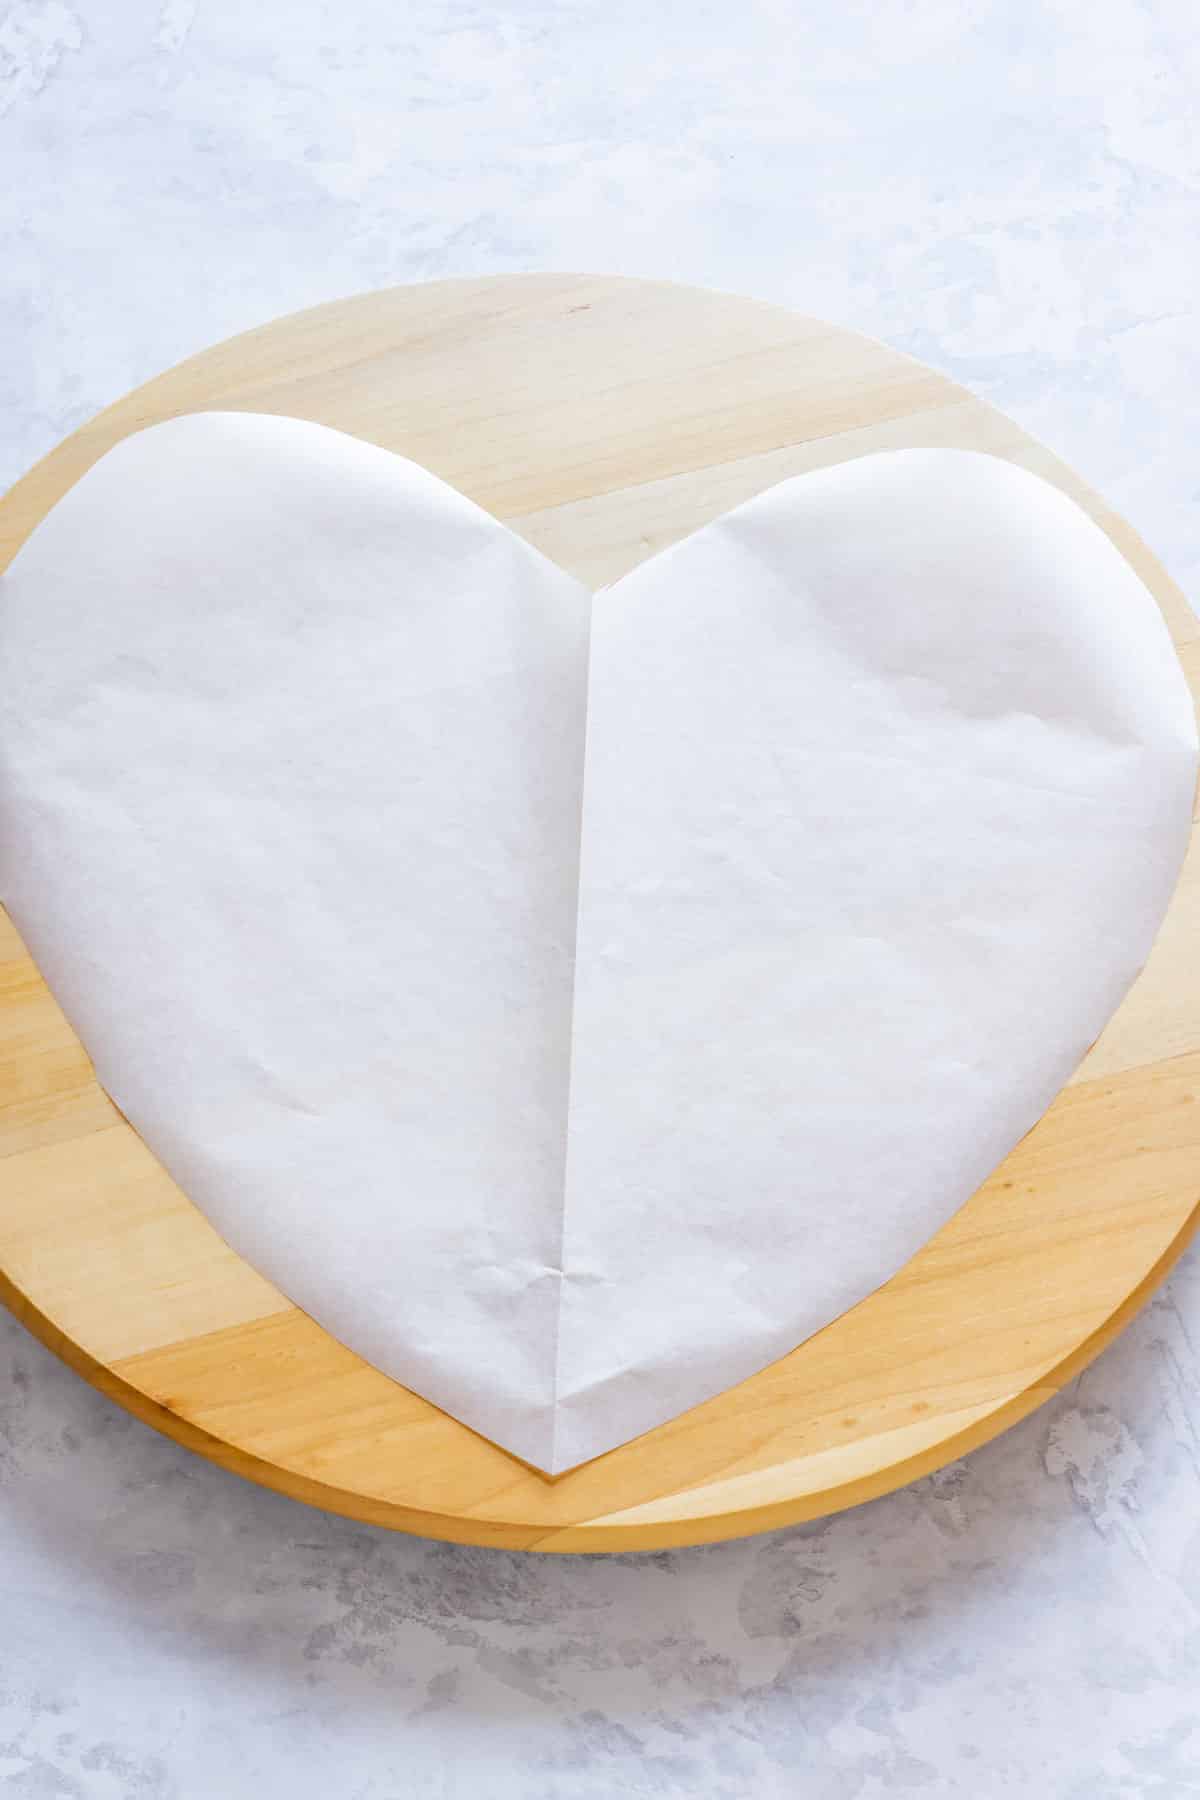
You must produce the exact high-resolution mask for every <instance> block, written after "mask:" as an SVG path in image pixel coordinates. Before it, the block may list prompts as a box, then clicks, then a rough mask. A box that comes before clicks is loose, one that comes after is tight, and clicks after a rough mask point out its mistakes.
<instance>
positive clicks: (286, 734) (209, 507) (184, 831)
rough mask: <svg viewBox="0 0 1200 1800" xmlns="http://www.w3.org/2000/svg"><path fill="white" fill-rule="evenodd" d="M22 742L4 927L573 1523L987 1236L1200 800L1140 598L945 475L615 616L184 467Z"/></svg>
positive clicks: (232, 1224)
mask: <svg viewBox="0 0 1200 1800" xmlns="http://www.w3.org/2000/svg"><path fill="white" fill-rule="evenodd" d="M0 706H2V712H0V894H2V896H3V898H4V901H5V903H6V904H7V905H8V906H9V908H10V910H11V912H12V914H13V916H14V919H15V921H16V923H17V926H18V929H19V930H20V931H21V932H22V934H23V936H24V937H25V938H26V941H27V942H28V943H29V946H30V948H31V950H32V952H33V954H34V955H35V957H36V958H37V960H38V962H39V965H40V966H41V968H42V970H43V971H44V973H45V975H46V977H47V979H48V981H49V982H50V985H51V987H52V988H53V990H54V992H55V993H56V995H57V996H58V998H59V999H60V1001H61V1003H62V1005H63V1006H64V1008H65V1010H66V1011H67V1013H68V1016H69V1017H70V1018H71V1020H72V1021H73V1023H74V1024H75V1026H76V1028H77V1029H78V1031H79V1032H80V1035H81V1037H82V1038H83V1041H84V1043H85V1044H86V1046H87V1047H88V1049H89V1051H90V1053H91V1054H92V1056H93V1057H94V1059H95V1061H96V1066H97V1072H98V1075H99V1077H100V1079H101V1081H102V1082H103V1084H104V1085H105V1086H106V1087H107V1088H108V1090H109V1091H110V1092H111V1093H112V1095H113V1097H114V1099H115V1100H116V1101H117V1103H118V1105H120V1106H121V1108H122V1110H123V1111H124V1112H125V1113H126V1114H127V1115H128V1117H129V1118H130V1119H131V1121H132V1122H133V1123H134V1125H135V1126H136V1127H137V1129H138V1130H139V1131H140V1132H141V1133H142V1135H143V1136H144V1138H145V1139H146V1141H147V1143H148V1144H149V1145H150V1147H151V1148H152V1149H153V1150H154V1151H155V1153H156V1154H157V1155H158V1156H159V1157H160V1158H161V1159H162V1161H163V1162H164V1164H165V1165H166V1167H167V1168H168V1169H169V1170H170V1171H171V1173H172V1174H173V1175H174V1176H175V1178H176V1179H177V1180H178V1181H179V1183H180V1184H181V1186H182V1187H183V1188H184V1190H185V1191H186V1192H187V1193H188V1194H189V1195H190V1196H191V1197H192V1198H193V1199H194V1200H195V1201H196V1203H197V1204H198V1205H200V1206H201V1207H202V1208H203V1209H204V1210H205V1212H206V1213H207V1214H208V1216H209V1217H210V1218H211V1219H212V1221H213V1223H214V1224H215V1225H216V1227H217V1229H218V1230H220V1231H221V1232H222V1233H223V1234H224V1235H225V1236H226V1237H227V1238H228V1239H229V1241H230V1242H231V1243H232V1244H233V1245H234V1246H235V1247H236V1248H237V1249H238V1250H239V1251H240V1252H241V1253H242V1254H243V1255H245V1256H247V1257H248V1258H249V1259H250V1260H251V1261H252V1262H254V1263H255V1264H256V1265H257V1266H258V1267H259V1268H260V1269H262V1271H263V1272H264V1273H265V1274H266V1275H268V1276H269V1277H270V1278H271V1279H272V1280H273V1281H275V1282H276V1283H277V1284H278V1285H279V1286H280V1287H282V1288H283V1289H284V1291H285V1292H286V1293H288V1294H289V1295H290V1296H291V1297H292V1298H293V1299H294V1300H296V1301H297V1302H298V1303H299V1304H300V1305H302V1306H303V1307H305V1308H306V1309H307V1310H308V1311H309V1312H311V1313H312V1314H313V1315H314V1317H316V1318H317V1319H318V1320H319V1321H320V1322H321V1323H322V1324H324V1325H325V1326H326V1327H327V1328H328V1329H329V1330H330V1331H332V1332H333V1333H334V1334H335V1335H336V1336H337V1337H339V1338H341V1339H342V1340H343V1341H344V1342H345V1343H347V1344H348V1345H350V1346H351V1348H353V1349H355V1350H356V1351H358V1352H359V1353H360V1354H362V1355H363V1356H365V1357H367V1358H368V1359H369V1360H370V1361H372V1362H374V1363H375V1364H377V1365H378V1366H379V1367H380V1368H382V1369H384V1370H385V1371H387V1372H388V1373H389V1374H392V1375H394V1376H395V1377H396V1378H397V1379H399V1380H401V1381H403V1382H404V1383H406V1384H407V1385H409V1386H411V1387H414V1388H416V1389H417V1390H418V1391H419V1392H421V1393H423V1394H425V1395H426V1396H427V1397H428V1398H430V1399H431V1400H433V1401H434V1402H435V1403H436V1404H438V1405H440V1406H442V1407H444V1408H445V1409H446V1410H448V1411H450V1412H451V1413H453V1414H454V1415H455V1416H457V1417H459V1418H461V1419H463V1420H464V1421H465V1422H466V1423H467V1424H469V1425H471V1426H473V1427H474V1428H475V1429H476V1430H478V1431H480V1432H482V1433H484V1434H485V1435H487V1436H489V1437H491V1438H493V1439H495V1440H496V1441H497V1442H499V1443H501V1444H502V1445H504V1446H505V1447H506V1448H508V1449H510V1450H512V1451H513V1452H515V1453H516V1454H517V1455H519V1456H521V1457H523V1458H524V1459H526V1460H527V1461H529V1462H531V1463H533V1464H535V1465H536V1466H538V1467H540V1468H544V1469H546V1470H549V1471H555V1472H557V1471H561V1470H563V1469H566V1468H569V1467H571V1466H572V1465H574V1464H575V1463H577V1462H580V1461H582V1460H584V1459H586V1458H589V1457H591V1456H594V1455H597V1454H599V1453H601V1452H603V1451H604V1450H607V1449H609V1448H612V1447H613V1446H614V1445H616V1444H618V1443H621V1442H623V1441H625V1440H626V1439H628V1438H630V1437H632V1436H635V1435H636V1434H638V1433H640V1432H642V1431H644V1430H646V1429H648V1428H650V1427H651V1426H653V1425H655V1424H657V1423H659V1422H661V1421H662V1420H664V1419H667V1418H670V1417H672V1416H673V1415H674V1414H676V1413H677V1412H679V1411H681V1410H684V1409H685V1408H687V1407H689V1406H692V1405H694V1404H696V1403H697V1402H698V1401H699V1400H701V1399H704V1398H706V1397H708V1396H710V1395H712V1394H713V1393H716V1392H719V1391H721V1390H722V1389H723V1388H725V1387H727V1386H729V1385H730V1384H732V1383H733V1382H735V1381H738V1380H740V1379H742V1378H743V1377H744V1376H746V1375H747V1374H749V1373H751V1372H753V1371H754V1370H755V1369H757V1368H760V1367H762V1366H763V1365H764V1364H765V1363H767V1362H769V1361H771V1360H773V1359H774V1358H775V1357H778V1356H780V1355H782V1354H784V1353H785V1352H786V1351H787V1350H789V1349H791V1348H792V1347H793V1346H794V1345H795V1344H796V1343H798V1342H799V1341H801V1340H802V1339H803V1338H804V1337H805V1336H806V1335H808V1334H809V1333H810V1332H812V1331H814V1330H817V1329H819V1328H820V1327H821V1326H822V1325H823V1324H825V1323H827V1322H828V1321H829V1320H830V1319H831V1318H833V1317H835V1316H836V1315H837V1313H839V1312H840V1311H842V1310H843V1309H844V1308H845V1307H846V1306H848V1305H851V1304H853V1302H854V1301H856V1300H857V1299H859V1298H861V1297H862V1295H863V1294H865V1293H866V1292H868V1291H869V1290H870V1289H871V1288H872V1287H874V1286H876V1285H878V1283H879V1282H880V1281H882V1280H883V1279H885V1278H886V1277H887V1276H888V1275H889V1274H890V1273H892V1271H893V1270H894V1269H895V1268H896V1267H897V1266H898V1265H899V1264H900V1263H901V1262H903V1261H904V1260H905V1259H906V1258H907V1257H908V1256H909V1255H910V1254H911V1253H912V1252H913V1251H914V1250H915V1249H916V1248H917V1247H918V1246H919V1245H920V1244H921V1243H922V1242H923V1241H924V1240H925V1239H926V1238H927V1237H928V1236H929V1234H930V1233H931V1231H933V1230H934V1229H935V1228H936V1227H937V1226H938V1225H939V1224H940V1223H942V1221H943V1220H944V1219H945V1218H946V1217H947V1216H948V1215H949V1214H950V1212H952V1211H953V1210H954V1208H955V1207H956V1206H958V1205H959V1204H960V1203H961V1202H962V1201H963V1200H965V1199H966V1198H967V1197H968V1196H969V1195H970V1194H971V1193H972V1192H973V1191H974V1189H975V1188H976V1187H977V1186H978V1185H979V1183H980V1182H981V1181H982V1180H983V1179H984V1178H985V1177H986V1175H987V1174H988V1173H989V1172H990V1170H991V1169H992V1168H994V1167H995V1165H996V1164H997V1162H999V1161H1000V1160H1001V1158H1002V1157H1003V1156H1004V1155H1005V1153H1006V1152H1007V1151H1008V1149H1009V1148H1010V1147H1011V1146H1012V1145H1013V1144H1014V1143H1015V1142H1016V1141H1017V1139H1018V1138H1020V1137H1021V1136H1022V1135H1023V1134H1024V1132H1025V1131H1026V1130H1027V1129H1028V1128H1029V1127H1030V1126H1031V1125H1032V1124H1033V1123H1034V1122H1035V1121H1036V1119H1037V1118H1038V1117H1039V1115H1040V1114H1041V1113H1042V1111H1044V1110H1045V1108H1046V1106H1047V1105H1048V1104H1049V1102H1050V1101H1051V1100H1052V1099H1053V1097H1054V1094H1055V1093H1056V1092H1057V1090H1058V1088H1059V1087H1060V1086H1061V1085H1062V1083H1063V1081H1064V1080H1065V1079H1066V1078H1067V1077H1068V1076H1069V1075H1070V1073H1071V1071H1072V1069H1073V1068H1074V1067H1075V1065H1076V1064H1077V1062H1078V1061H1079V1059H1080V1057H1081V1056H1082V1054H1083V1052H1084V1051H1085V1050H1086V1048H1087V1046H1088V1045H1089V1043H1090V1042H1091V1041H1092V1040H1093V1039H1094V1038H1095V1037H1096V1035H1097V1034H1098V1033H1099V1031H1100V1030H1101V1028H1102V1026H1103V1024H1104V1022H1105V1020H1106V1019H1107V1017H1108V1016H1109V1014H1110V1012H1111V1011H1112V1009H1113V1008H1114V1006H1115V1005H1116V1004H1117V1002H1118V1001H1119V999H1120V997H1121V995H1122V994H1123V992H1124V991H1125V989H1126V987H1127V986H1128V984H1129V982H1130V981H1131V979H1132V978H1133V976H1134V975H1135V974H1136V972H1137V970H1138V968H1139V967H1140V966H1141V964H1142V962H1143V961H1144V959H1145V956H1146V954H1147V952H1148V949H1149V946H1150V943H1151V941H1152V938H1153V935H1154V932H1155V930H1156V928H1157V925H1158V923H1159V921H1160V919H1161V916H1162V913H1163V911H1164V909H1165V906H1166V903H1167V900H1168V897H1169V895H1170V892H1171V889H1172V886H1173V884H1174V881H1175V878H1176V874H1177V872H1178V868H1179V864H1180V861H1181V858H1182V855H1183V851H1184V849H1185V847H1186V843H1187V838H1188V832H1189V828H1190V816H1191V805H1192V795H1193V788H1194V783H1195V772H1196V771H1195V763H1196V740H1195V727H1194V720H1193V713H1192V706H1191V701H1190V696H1189V694H1188V691H1187V687H1186V684H1185V682H1184V680H1183V677H1182V673H1181V671H1180V670H1179V667H1178V664H1177V662H1176V660H1175V657H1174V653H1173V651H1172V649H1171V646H1170V643H1169V640H1168V638H1167V634H1166V631H1165V628H1164V626H1163V625H1162V622H1161V619H1160V618H1159V615H1158V612H1157V608H1156V607H1155V605H1154V602H1153V600H1152V599H1151V597H1150V596H1149V595H1148V594H1147V593H1146V592H1145V590H1144V589H1143V588H1142V587H1141V585H1140V583H1139V582H1138V581H1137V579H1136V578H1135V577H1134V576H1133V574H1132V573H1131V571H1130V570H1129V569H1128V567H1127V565H1126V564H1125V563H1124V562H1123V560H1122V559H1121V558H1120V557H1119V556H1118V555H1117V553H1116V552H1115V550H1113V549H1112V547H1111V546H1110V545H1109V544H1108V542H1107V540H1106V539H1105V538H1104V537H1103V535H1102V534H1101V533H1100V532H1099V531H1098V530H1097V529H1096V528H1095V527H1094V526H1093V525H1091V524H1090V522H1089V521H1088V520H1087V519H1086V518H1085V517H1084V515H1083V514H1082V513H1081V512H1079V510H1078V509H1077V508H1075V507H1074V506H1073V505H1072V504H1071V503H1070V502H1069V501H1067V500H1065V499H1064V498H1063V497H1062V496H1061V495H1059V494H1058V493H1057V492H1056V491H1055V490H1053V489H1051V488H1050V487H1048V486H1047V485H1046V484H1044V483H1042V482H1040V481H1037V480H1036V479H1035V478H1033V477H1032V476H1029V475H1027V474H1025V473H1023V472H1021V471H1019V470H1016V469H1013V468H1011V467H1009V466H1008V465H1007V464H1003V463H1000V462H997V461H995V460H993V459H991V458H986V457H979V456H972V455H965V454H962V453H956V452H940V451H929V452H917V451H912V452H900V453H896V454H893V455H885V456H875V457H869V458H864V459H862V460H861V461H859V462H857V463H853V464H850V465H846V466H842V467H840V468H837V469H834V470H832V471H828V472H825V473H821V474H817V475H809V476H804V477H802V478H799V479H798V480H795V481H792V482H788V483H785V484H783V485H782V486H780V487H777V488H775V489H773V490H771V491H770V492H769V493H767V494H765V495H763V496H760V497H759V498H758V499H757V500H755V501H752V502H750V503H749V505H747V506H744V507H742V508H739V509H738V510H737V511H736V512H734V513H732V514H730V515H728V516H727V517H726V518H725V519H722V520H719V521H718V522H717V523H715V524H713V525H711V526H709V527H708V528H707V529H705V530H704V531H702V532H700V533H698V534H697V535H696V536H694V537H693V538H690V539H688V540H687V541H686V542H685V543H683V544H681V545H679V546H677V547H676V548H674V549H673V550H670V551H668V552H666V553H665V554H664V555H662V556H659V557H656V558H655V559H653V560H652V561H651V562H649V563H647V564H645V565H644V566H643V567H642V568H641V569H639V570H636V571H635V572H634V573H633V574H632V575H630V576H627V577H626V578H625V580H623V581H622V582H620V583H618V584H617V586H616V587H614V588H611V589H608V590H605V591H603V592H602V593H600V594H599V595H598V596H597V597H596V598H595V600H594V601H591V602H590V601H589V597H588V596H587V594H586V593H585V592H584V591H583V590H582V589H581V588H580V587H579V585H578V584H577V583H575V582H574V581H573V580H571V579H570V578H569V577H567V576H566V575H564V574H563V573H562V572H561V571H559V570H557V569H555V568H553V567H552V566H551V565H550V564H549V563H548V562H546V561H545V559H543V558H542V557H540V556H539V555H538V554H537V553H535V552H534V551H533V550H531V549H530V548H529V547H528V546H526V545H525V544H523V543H522V542H521V541H520V540H519V539H517V538H516V537H515V536H514V535H513V534H512V533H510V532H509V531H508V530H507V529H505V528H504V527H502V526H500V525H499V524H497V523H496V522H495V521H493V520H491V519H490V518H488V517H487V516H486V515H485V514H483V513H482V512H481V511H479V509H477V508H476V507H474V506H473V505H471V504H470V503H469V502H467V501H466V500H464V499H462V498H461V497H460V496H459V495H457V494H454V493H453V492H452V491H451V490H450V489H448V488H447V487H446V486H445V485H444V484H443V483H441V482H439V481H438V480H437V479H436V478H434V477H433V476H431V475H429V474H427V473H426V472H424V471H422V470H420V469H418V468H416V467H415V466H414V465H412V464H410V463H406V462H403V461H401V460H400V459H398V458H395V457H393V456H390V455H388V454H387V453H385V452H383V451H380V450H377V449H374V448H371V447H369V446H366V445H364V444H361V443H358V442H357V441H355V440H352V439H349V438H346V437H343V436H340V435H339V434H336V433H332V432H328V431H325V430H323V429H322V428H320V427H317V426H313V425H308V424H301V423H299V422H296V421H289V420H279V419H267V418H260V417H255V416H253V415H245V414H205V415H198V416H195V417H191V418H186V419H180V420H176V421H173V422H171V423H170V424H167V425H163V426H157V427H155V428H153V429H152V430H150V431H147V432H145V433H143V434H141V435H139V436H137V437H134V438H131V439H128V440H126V441H125V442H124V443H123V444H121V445H120V446H119V447H118V448H117V449H116V450H114V451H113V452H111V453H110V454H109V455H108V456H107V457H106V458H104V459H103V460H102V461H101V463H100V464H99V465H97V467H96V468H95V469H93V470H92V471H91V472H90V473H89V474H88V475H87V476H85V477H84V479H83V481H82V482H81V483H80V484H79V485H78V486H77V487H76V488H75V489H74V490H73V491H72V492H71V494H69V495H68V496H67V498H66V499H65V500H64V501H63V502H61V503H60V505H59V506H58V507H57V508H55V510H54V511H53V512H52V513H51V515H50V516H49V518H48V519H47V520H46V521H45V522H44V523H43V525H42V526H41V527H40V528H39V529H38V531H37V532H35V534H34V536H33V538H32V539H31V540H30V542H29V544H28V545H27V546H26V547H25V549H24V550H23V551H22V552H21V553H20V554H19V556H18V557H17V559H16V561H15V562H14V564H13V566H12V568H11V570H10V572H9V573H8V575H7V576H6V577H4V579H3V581H2V582H0ZM581 844H582V849H581Z"/></svg>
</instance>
